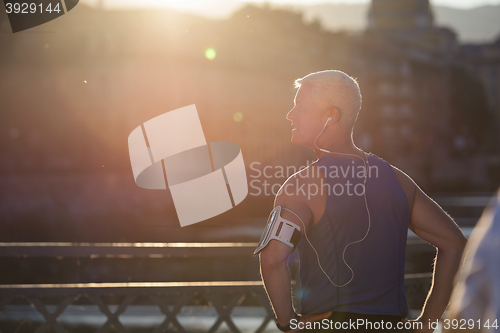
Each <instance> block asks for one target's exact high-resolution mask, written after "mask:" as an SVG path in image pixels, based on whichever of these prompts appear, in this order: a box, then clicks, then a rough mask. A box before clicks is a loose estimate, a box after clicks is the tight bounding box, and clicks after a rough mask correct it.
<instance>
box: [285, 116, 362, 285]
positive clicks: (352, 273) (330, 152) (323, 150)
mask: <svg viewBox="0 0 500 333" xmlns="http://www.w3.org/2000/svg"><path fill="white" fill-rule="evenodd" d="M330 120H331V118H328V120H327V121H326V123H325V126H323V129H322V130H321V132H319V134H318V135H317V136H316V138H315V139H314V146H315V147H316V149H318V150H320V151H322V152H324V153H328V154H339V155H345V156H355V157H357V158H360V159H361V160H362V161H363V165H364V167H365V170H364V171H365V179H364V181H363V187H364V188H363V190H364V191H363V196H364V199H365V207H366V213H367V214H368V229H367V230H366V234H365V235H364V237H363V238H361V239H360V240H357V241H354V242H351V243H349V244H347V245H346V247H345V248H344V251H343V252H342V260H343V261H344V264H345V265H346V266H347V267H348V268H349V270H350V271H351V278H350V279H349V281H347V282H346V283H344V284H342V285H338V284H336V283H335V282H333V281H332V279H331V278H330V276H329V275H328V274H327V273H326V272H325V270H324V269H323V266H322V265H321V262H320V259H319V254H318V251H316V249H315V248H314V246H313V245H312V243H311V241H310V240H309V238H308V237H307V230H306V224H305V223H304V221H302V219H301V218H300V216H298V215H297V214H295V213H294V212H293V211H291V210H290V209H287V208H285V210H287V211H289V212H290V213H292V214H293V215H295V216H296V217H297V218H298V219H299V220H300V222H302V225H303V226H304V236H305V237H306V240H307V242H308V243H309V245H310V246H311V248H312V249H313V251H314V253H316V258H317V259H318V265H319V268H320V269H321V271H322V272H323V274H325V276H326V277H327V278H328V280H329V281H330V283H331V284H333V285H334V286H335V287H339V288H340V287H344V286H346V285H347V284H349V283H350V282H351V281H352V279H354V271H353V270H352V268H351V266H349V264H348V263H347V261H346V260H345V252H346V250H347V248H348V247H349V246H350V245H352V244H356V243H360V242H362V241H363V240H365V238H366V237H367V236H368V233H369V232H370V228H371V216H370V209H369V208H368V201H367V199H366V181H367V178H368V168H369V166H370V164H369V162H368V156H367V155H366V153H365V152H364V151H363V153H364V155H365V158H363V157H362V156H359V155H356V154H346V153H338V152H332V151H329V150H326V149H322V148H319V147H318V146H317V145H316V140H317V139H318V137H319V136H320V135H321V134H323V132H324V131H325V128H326V125H328V122H329V121H330ZM325 209H326V207H325Z"/></svg>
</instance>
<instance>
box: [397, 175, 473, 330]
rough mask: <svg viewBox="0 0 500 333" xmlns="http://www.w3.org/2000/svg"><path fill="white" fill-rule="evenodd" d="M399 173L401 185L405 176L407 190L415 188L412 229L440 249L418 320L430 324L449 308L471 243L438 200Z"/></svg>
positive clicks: (411, 204) (404, 181) (410, 226)
mask: <svg viewBox="0 0 500 333" xmlns="http://www.w3.org/2000/svg"><path fill="white" fill-rule="evenodd" d="M396 173H397V175H398V178H399V179H400V182H401V177H402V175H404V178H406V180H403V183H404V184H405V186H406V187H408V184H410V182H411V183H413V187H414V192H413V194H412V195H411V196H410V197H413V200H412V202H411V203H410V207H412V208H411V216H410V225H409V228H410V229H411V230H412V231H413V232H414V233H415V234H416V235H417V236H419V237H420V238H422V239H423V240H425V241H427V242H429V243H430V244H432V245H434V246H435V247H436V248H437V255H436V260H435V265H434V272H433V280H432V286H431V289H430V291H429V294H428V295H427V298H426V301H425V304H424V307H423V309H422V313H421V315H420V316H419V318H418V320H420V321H423V322H424V324H426V323H427V322H428V320H431V321H435V320H437V319H440V318H441V316H442V315H443V313H444V311H445V310H446V307H447V306H448V303H449V301H450V297H451V292H452V290H453V287H454V285H455V276H456V274H457V272H458V271H459V269H460V266H461V258H462V253H463V250H464V247H465V244H466V242H467V239H466V238H465V237H464V235H463V233H462V231H461V230H460V228H459V227H458V226H457V224H456V223H455V222H454V221H453V220H452V219H451V217H450V216H449V215H448V214H446V212H445V211H443V209H442V208H441V207H440V206H439V205H438V204H437V203H436V202H435V201H434V200H432V199H431V198H429V197H428V196H427V195H426V194H425V193H424V192H423V191H422V190H421V189H420V188H419V187H418V186H417V185H416V184H415V183H414V182H413V181H412V180H411V179H410V178H409V177H408V176H406V175H405V174H404V173H402V172H401V171H399V170H397V169H396ZM405 186H403V187H405ZM410 200H411V199H410ZM424 327H426V325H424Z"/></svg>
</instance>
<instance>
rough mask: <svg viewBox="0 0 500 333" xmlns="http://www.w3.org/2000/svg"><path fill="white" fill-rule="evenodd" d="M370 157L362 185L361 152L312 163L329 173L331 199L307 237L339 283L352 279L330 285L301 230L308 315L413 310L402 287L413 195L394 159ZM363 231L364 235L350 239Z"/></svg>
mask: <svg viewBox="0 0 500 333" xmlns="http://www.w3.org/2000/svg"><path fill="white" fill-rule="evenodd" d="M368 162H369V169H368V178H367V182H366V187H364V188H363V186H362V184H363V181H364V173H363V171H364V167H363V162H362V161H361V159H357V158H353V159H351V158H343V157H337V156H330V155H328V156H324V157H322V158H321V159H319V160H318V161H317V162H316V163H315V165H316V166H318V167H319V169H320V170H321V172H322V173H323V176H324V178H325V182H326V185H325V187H324V191H325V193H326V194H327V201H326V208H325V212H324V214H323V216H322V217H321V218H320V220H319V221H318V222H317V223H316V224H315V225H314V226H313V227H312V228H311V229H309V230H308V231H307V236H308V238H309V240H310V241H311V243H312V244H313V245H314V247H315V249H316V251H317V252H318V254H319V259H320V262H321V266H322V267H323V269H324V270H325V272H326V273H327V274H328V276H329V277H330V279H331V280H332V281H333V282H334V283H335V284H336V285H338V286H342V285H344V284H346V283H347V282H348V281H349V280H351V278H352V280H351V281H350V282H349V283H347V284H346V285H345V286H343V287H338V286H334V285H332V284H331V282H330V281H329V280H328V278H327V277H326V276H325V275H324V273H323V272H322V271H321V269H320V267H319V265H318V260H317V257H316V254H315V253H314V250H313V249H312V248H311V246H310V245H309V243H308V242H307V240H306V238H305V237H304V235H303V236H302V237H301V239H300V241H299V243H298V245H297V249H298V252H299V259H300V282H301V307H302V309H301V313H302V314H303V315H305V314H314V313H320V312H324V311H330V310H332V311H343V312H354V313H361V314H384V315H397V316H402V317H406V315H407V314H408V305H407V300H406V294H405V288H404V264H405V251H406V239H407V233H408V222H409V203H408V199H407V197H406V194H405V192H404V191H403V189H402V187H401V185H400V184H399V182H398V179H397V178H396V174H395V172H394V170H393V168H392V166H391V165H390V164H389V163H387V162H386V161H384V160H382V159H380V158H378V157H376V156H375V155H372V154H369V155H368ZM364 189H365V190H366V199H367V202H368V208H369V210H370V216H371V223H370V225H369V223H368V214H367V211H366V206H365V200H364V196H363V190H364ZM368 228H369V229H368ZM367 231H368V234H367ZM365 235H366V238H365V239H364V240H363V241H361V242H359V243H354V244H351V245H349V246H347V245H348V244H350V243H352V242H356V241H359V240H361V239H362V238H363V237H364V236H365ZM346 246H347V248H346ZM344 249H345V262H346V263H347V265H349V266H350V267H351V269H352V271H353V272H354V276H353V273H352V272H351V270H350V269H349V267H348V266H347V265H346V263H345V262H344V259H343V258H342V256H343V252H344Z"/></svg>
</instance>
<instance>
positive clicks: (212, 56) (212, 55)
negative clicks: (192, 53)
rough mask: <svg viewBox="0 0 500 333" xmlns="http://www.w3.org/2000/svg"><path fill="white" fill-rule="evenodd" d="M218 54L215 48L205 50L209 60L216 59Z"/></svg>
mask: <svg viewBox="0 0 500 333" xmlns="http://www.w3.org/2000/svg"><path fill="white" fill-rule="evenodd" d="M215 56H216V53H215V50H214V49H212V48H209V49H206V50H205V57H207V59H208V60H214V59H215Z"/></svg>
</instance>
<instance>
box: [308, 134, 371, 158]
mask: <svg viewBox="0 0 500 333" xmlns="http://www.w3.org/2000/svg"><path fill="white" fill-rule="evenodd" d="M318 147H319V148H321V149H324V150H327V151H328V152H325V151H321V150H319V149H317V148H314V149H313V150H314V153H315V154H316V157H317V158H321V157H323V156H326V155H333V156H342V154H349V155H356V156H359V157H361V158H364V152H363V150H361V149H359V148H358V147H356V145H355V144H354V142H353V141H352V137H351V136H350V135H349V136H343V137H340V138H338V139H337V140H335V141H333V142H332V141H330V142H329V143H328V144H326V145H325V146H322V145H318ZM345 157H349V156H345ZM351 157H353V158H354V156H351Z"/></svg>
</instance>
